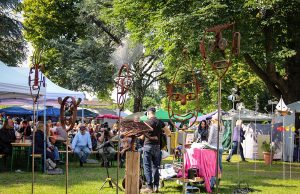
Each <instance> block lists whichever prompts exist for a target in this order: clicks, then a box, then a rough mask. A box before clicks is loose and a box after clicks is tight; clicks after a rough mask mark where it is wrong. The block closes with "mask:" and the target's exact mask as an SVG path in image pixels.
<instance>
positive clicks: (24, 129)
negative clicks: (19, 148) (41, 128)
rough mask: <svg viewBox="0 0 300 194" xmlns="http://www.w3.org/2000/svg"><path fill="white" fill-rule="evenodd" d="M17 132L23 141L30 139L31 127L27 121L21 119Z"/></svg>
mask: <svg viewBox="0 0 300 194" xmlns="http://www.w3.org/2000/svg"><path fill="white" fill-rule="evenodd" d="M18 132H19V133H21V134H22V135H23V138H24V141H31V127H30V126H29V124H28V121H26V120H24V121H22V123H21V128H20V129H19V130H18Z"/></svg>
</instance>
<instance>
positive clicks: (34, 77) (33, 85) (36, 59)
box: [28, 51, 45, 194]
mask: <svg viewBox="0 0 300 194" xmlns="http://www.w3.org/2000/svg"><path fill="white" fill-rule="evenodd" d="M40 59H41V52H38V51H36V52H35V53H34V55H33V67H31V68H30V70H29V76H28V85H29V88H30V94H31V97H32V100H33V133H32V135H33V136H32V166H31V168H32V185H31V193H32V194H33V193H34V159H35V156H34V149H35V132H36V123H37V122H36V119H37V118H36V114H37V111H36V110H37V106H38V105H37V101H38V99H39V97H40V90H41V88H42V87H45V77H44V76H43V74H42V72H41V71H40V68H41V65H40V64H39V63H40Z"/></svg>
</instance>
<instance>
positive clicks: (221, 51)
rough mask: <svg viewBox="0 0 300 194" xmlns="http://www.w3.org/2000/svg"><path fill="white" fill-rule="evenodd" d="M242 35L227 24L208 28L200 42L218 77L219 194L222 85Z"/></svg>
mask: <svg viewBox="0 0 300 194" xmlns="http://www.w3.org/2000/svg"><path fill="white" fill-rule="evenodd" d="M208 33H214V39H209V38H208V36H207V34H208ZM240 40H241V34H240V33H239V32H235V31H234V23H227V24H221V25H217V26H214V27H212V28H208V29H206V30H205V31H204V35H203V38H202V40H201V41H200V53H201V57H202V59H203V61H204V64H206V63H208V64H209V65H210V66H211V68H212V70H213V71H214V73H215V74H216V75H217V77H218V141H217V160H216V161H217V162H216V179H217V184H216V192H217V193H218V184H219V183H218V174H219V172H218V171H219V160H218V158H219V132H220V125H221V83H222V79H223V77H224V76H225V75H226V73H227V71H228V69H229V67H230V66H231V64H232V58H233V56H237V55H239V53H240ZM230 41H231V46H230V44H229V43H230Z"/></svg>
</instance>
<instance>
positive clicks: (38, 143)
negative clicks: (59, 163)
mask: <svg viewBox="0 0 300 194" xmlns="http://www.w3.org/2000/svg"><path fill="white" fill-rule="evenodd" d="M46 146H47V145H46ZM34 153H35V154H42V155H44V124H43V123H41V122H39V123H38V124H37V131H36V132H35V144H34ZM43 158H44V157H43ZM48 158H50V159H51V161H52V162H54V161H55V160H54V154H53V152H52V151H51V150H49V148H48V147H47V148H46V159H48ZM42 161H43V160H42ZM43 162H45V161H43Z"/></svg>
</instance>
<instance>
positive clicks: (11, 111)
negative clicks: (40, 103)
mask: <svg viewBox="0 0 300 194" xmlns="http://www.w3.org/2000/svg"><path fill="white" fill-rule="evenodd" d="M3 112H4V113H5V114H7V115H32V114H33V111H31V110H27V109H25V108H22V107H18V106H11V107H8V108H3V109H0V113H3Z"/></svg>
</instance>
